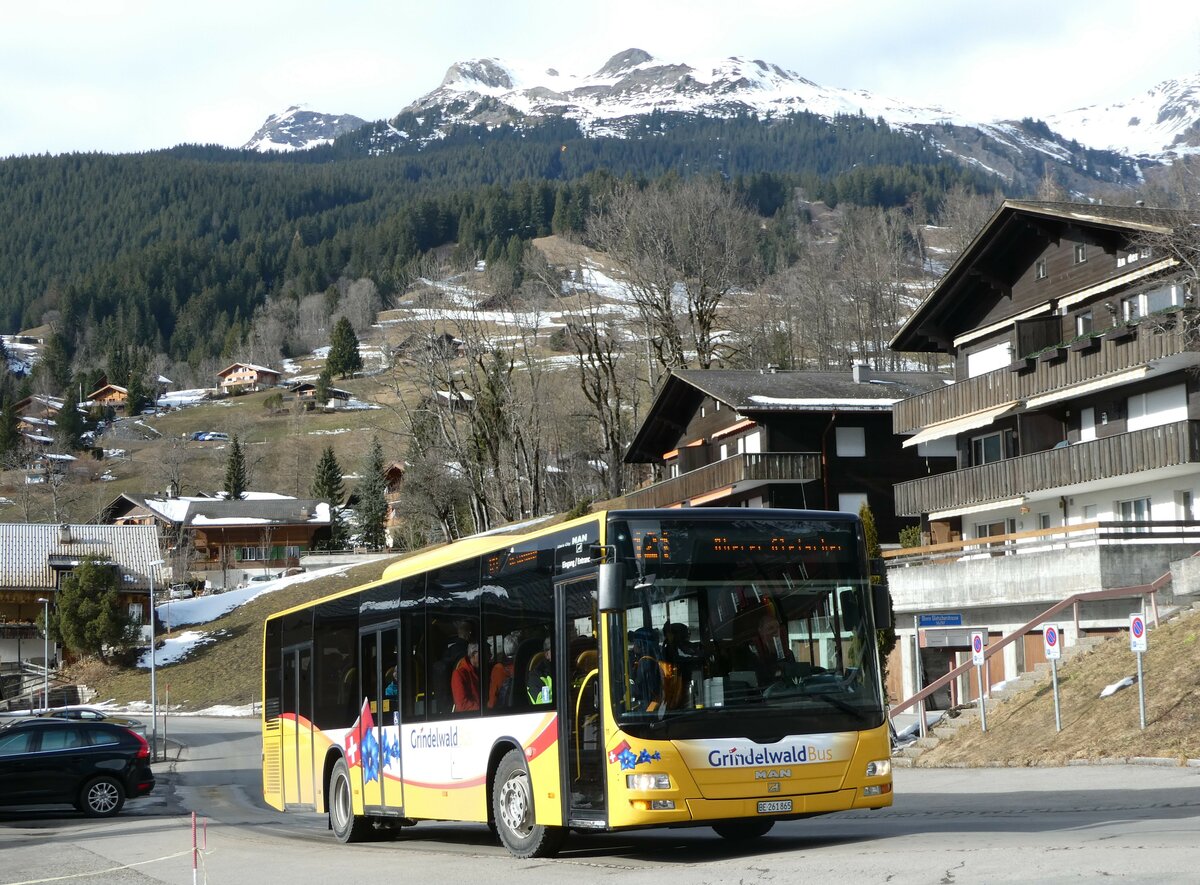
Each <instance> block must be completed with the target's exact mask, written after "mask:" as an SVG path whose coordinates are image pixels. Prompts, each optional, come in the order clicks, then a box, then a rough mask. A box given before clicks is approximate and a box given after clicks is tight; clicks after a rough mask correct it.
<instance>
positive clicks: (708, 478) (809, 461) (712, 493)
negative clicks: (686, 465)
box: [605, 452, 821, 510]
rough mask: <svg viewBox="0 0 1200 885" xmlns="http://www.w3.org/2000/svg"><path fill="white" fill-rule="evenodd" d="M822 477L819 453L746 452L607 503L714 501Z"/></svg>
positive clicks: (637, 505) (648, 504)
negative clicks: (757, 488) (758, 489)
mask: <svg viewBox="0 0 1200 885" xmlns="http://www.w3.org/2000/svg"><path fill="white" fill-rule="evenodd" d="M820 478H821V456H820V454H819V453H816V452H761V453H760V452H755V453H743V454H740V455H734V456H732V457H729V458H726V459H724V460H723V461H715V462H714V463H712V464H706V465H704V466H703V467H700V468H697V469H696V470H690V471H688V472H687V473H684V474H682V475H680V476H676V477H672V478H671V479H668V480H665V481H663V482H659V483H655V484H654V485H651V486H647V487H646V488H644V489H638V490H637V491H635V492H630V493H629V494H628V495H625V496H624V497H622V498H617V499H615V500H613V501H610V502H608V503H607V504H606V505H605V506H606V507H610V508H613V509H618V508H620V509H630V510H632V509H639V508H644V507H670V506H673V505H680V504H688V503H691V504H708V503H713V504H715V503H719V502H720V500H721V499H722V498H727V497H729V496H730V495H732V494H734V493H736V492H742V491H748V490H750V489H753V488H754V487H755V486H761V485H767V484H768V483H785V482H810V481H812V480H815V479H820Z"/></svg>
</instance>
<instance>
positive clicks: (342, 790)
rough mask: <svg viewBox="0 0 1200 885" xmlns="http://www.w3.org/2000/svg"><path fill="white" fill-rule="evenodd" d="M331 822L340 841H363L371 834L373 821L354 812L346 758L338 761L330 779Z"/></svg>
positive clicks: (334, 833)
mask: <svg viewBox="0 0 1200 885" xmlns="http://www.w3.org/2000/svg"><path fill="white" fill-rule="evenodd" d="M329 824H330V826H331V827H332V828H333V835H334V836H336V837H337V840H338V841H339V842H362V841H364V840H366V839H367V838H368V837H369V836H370V835H371V821H370V820H369V819H368V818H366V817H364V816H363V815H361V814H359V815H356V814H355V813H354V794H353V792H352V791H351V789H350V768H349V766H347V765H346V760H345V759H339V760H338V761H337V764H336V765H334V766H333V776H332V777H331V778H330V779H329Z"/></svg>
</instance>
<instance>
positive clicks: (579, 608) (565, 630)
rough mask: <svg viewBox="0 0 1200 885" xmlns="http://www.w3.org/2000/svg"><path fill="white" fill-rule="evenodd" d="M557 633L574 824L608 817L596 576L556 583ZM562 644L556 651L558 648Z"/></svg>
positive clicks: (569, 813) (566, 789) (566, 786)
mask: <svg viewBox="0 0 1200 885" xmlns="http://www.w3.org/2000/svg"><path fill="white" fill-rule="evenodd" d="M555 590H556V592H555V597H556V600H555V601H556V605H557V607H558V617H557V618H556V620H557V622H558V635H557V636H556V637H555V650H556V652H558V653H557V654H556V655H555V660H556V662H557V666H556V672H555V675H554V680H555V685H562V686H565V687H566V689H567V690H566V691H555V695H556V696H557V700H558V704H559V723H560V726H559V742H560V743H559V745H560V746H561V747H563V748H564V752H563V753H562V759H563V760H564V762H565V765H564V771H563V795H564V796H565V797H566V799H565V803H566V809H565V810H566V814H565V819H566V820H568V821H570V823H571V825H573V826H583V827H586V826H589V825H591V826H597V827H599V826H603V825H604V824H605V823H606V821H607V813H606V810H605V789H604V743H603V739H602V734H601V728H600V696H601V692H600V664H599V661H600V616H599V611H598V605H597V593H596V578H595V576H591V577H586V578H579V579H575V580H572V581H565V582H563V583H561V584H558V585H557V586H556V588H555ZM559 650H561V651H559Z"/></svg>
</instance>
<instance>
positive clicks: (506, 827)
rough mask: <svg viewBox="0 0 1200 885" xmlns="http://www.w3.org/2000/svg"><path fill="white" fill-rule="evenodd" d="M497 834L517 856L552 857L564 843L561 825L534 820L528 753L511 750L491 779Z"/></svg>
mask: <svg viewBox="0 0 1200 885" xmlns="http://www.w3.org/2000/svg"><path fill="white" fill-rule="evenodd" d="M492 815H493V817H494V818H495V821H496V834H497V835H498V836H499V837H500V841H501V842H502V843H504V847H505V848H507V849H508V852H509V854H512V855H513V856H514V857H551V856H553V855H554V854H556V853H557V852H558V849H559V848H560V847H561V846H562V842H563V838H564V830H563V829H562V827H548V826H545V825H544V824H536V823H534V813H533V785H532V783H531V782H530V780H529V768H528V766H526V764H525V754H524V753H522V752H521V751H520V750H509V751H508V753H507V754H505V756H504V758H503V759H501V760H500V765H499V767H498V768H497V769H496V777H495V779H494V780H493V781H492Z"/></svg>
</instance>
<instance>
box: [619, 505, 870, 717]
mask: <svg viewBox="0 0 1200 885" xmlns="http://www.w3.org/2000/svg"><path fill="white" fill-rule="evenodd" d="M609 538H610V541H611V543H612V544H613V546H615V548H616V553H617V558H618V561H620V562H621V563H622V564H623V565H624V577H625V581H624V587H623V591H622V605H621V610H620V611H618V612H610V613H609V615H608V617H609V622H608V626H609V637H610V643H611V645H610V655H609V658H610V661H611V663H610V666H609V677H610V679H611V686H612V697H613V715H614V717H615V719H616V722H617V724H618V725H619V726H620V727H621V728H622V729H624V730H625V731H627V732H628V733H630V734H632V735H635V736H639V737H646V738H649V737H655V738H660V737H662V738H667V739H673V738H704V737H708V738H715V737H723V736H735V735H736V736H743V737H748V738H752V739H755V740H760V741H770V740H777V739H779V738H780V737H782V736H784V735H789V734H791V735H794V734H806V733H816V732H832V731H852V730H859V729H866V728H873V727H876V726H878V725H880V724H881V723H882V721H883V701H882V691H881V688H880V685H879V671H878V666H877V663H876V650H875V630H874V624H873V622H872V615H871V611H872V607H871V590H870V581H869V576H868V574H867V572H866V569H865V556H864V554H863V549H862V542H861V538H860V536H859V524H858V522H857V521H856V520H854V519H853V518H852V517H848V516H839V515H837V514H812V515H810V516H805V517H798V516H797V515H796V514H794V513H793V514H790V515H787V516H780V517H779V518H770V517H766V518H764V517H763V516H762V514H761V511H760V512H759V513H758V514H756V515H755V517H754V518H746V519H738V518H736V517H735V518H733V519H729V518H722V519H716V518H703V517H696V516H690V517H687V518H679V519H672V518H666V519H661V518H652V519H638V518H636V517H633V516H631V517H630V518H627V519H622V518H616V519H614V521H613V522H612V524H611V526H610V529H609Z"/></svg>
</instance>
